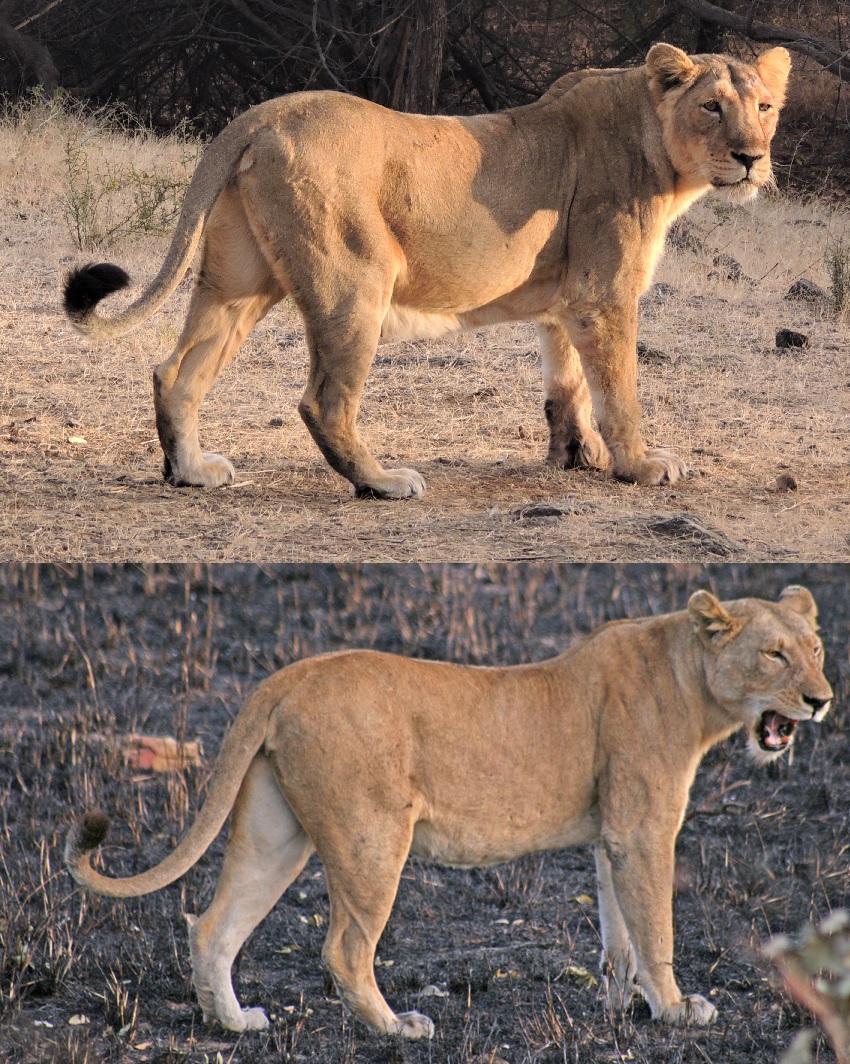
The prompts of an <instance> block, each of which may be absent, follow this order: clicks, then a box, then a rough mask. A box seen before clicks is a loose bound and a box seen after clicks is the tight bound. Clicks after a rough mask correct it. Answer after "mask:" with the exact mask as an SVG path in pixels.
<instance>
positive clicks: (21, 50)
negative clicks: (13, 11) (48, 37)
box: [0, 5, 59, 96]
mask: <svg viewBox="0 0 850 1064" xmlns="http://www.w3.org/2000/svg"><path fill="white" fill-rule="evenodd" d="M0 48H5V49H6V50H7V51H9V52H11V54H12V55H13V56H14V57H15V59H16V60H17V61H18V63H19V65H20V67H21V69H22V71H23V72H24V73H25V74H28V75H31V76H32V77H33V78H34V79H35V81H36V82H37V83H38V85H40V86H41V89H42V91H43V92H44V93H45V95H47V96H50V95H51V94H52V93H53V92H55V90H56V89H58V88H59V71H58V70H57V69H56V65H55V64H54V62H53V58H52V57H51V55H50V52H48V50H47V49H46V48H45V47H44V45H43V44H39V42H38V41H34V40H32V38H31V37H27V36H26V35H25V34H23V33H21V32H20V31H19V30H16V29H15V27H14V26H13V25H12V24H11V22H9V21H8V12H7V10H6V5H3V6H2V7H0Z"/></svg>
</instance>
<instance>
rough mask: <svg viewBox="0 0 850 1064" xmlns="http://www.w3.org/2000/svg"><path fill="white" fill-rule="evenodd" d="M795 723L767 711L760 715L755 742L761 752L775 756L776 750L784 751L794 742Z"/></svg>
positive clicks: (771, 711) (772, 711)
mask: <svg viewBox="0 0 850 1064" xmlns="http://www.w3.org/2000/svg"><path fill="white" fill-rule="evenodd" d="M797 723H798V722H797V721H796V720H791V719H790V718H789V717H783V716H782V714H781V713H777V712H776V711H775V710H773V709H768V710H766V711H765V712H764V713H762V715H761V716H760V717H759V719H758V723H757V724H756V729H755V735H756V742H758V744H759V746H760V747H761V749H762V750H764V751H765V752H766V753H769V754H775V753H776V752H777V751H778V750H785V749H787V747H789V746H790V745H791V743H792V742H793V741H794V732H795V731H796V730H797Z"/></svg>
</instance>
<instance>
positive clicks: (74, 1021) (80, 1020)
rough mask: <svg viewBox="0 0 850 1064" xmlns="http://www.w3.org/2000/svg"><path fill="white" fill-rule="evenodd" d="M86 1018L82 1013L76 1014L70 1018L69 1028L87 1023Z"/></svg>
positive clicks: (87, 1019)
mask: <svg viewBox="0 0 850 1064" xmlns="http://www.w3.org/2000/svg"><path fill="white" fill-rule="evenodd" d="M88 1022H89V1018H88V1016H83V1014H82V1013H78V1014H77V1015H76V1016H72V1017H71V1018H70V1020H68V1023H69V1025H70V1026H71V1027H82V1025H83V1024H84V1023H88Z"/></svg>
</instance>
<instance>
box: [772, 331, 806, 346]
mask: <svg viewBox="0 0 850 1064" xmlns="http://www.w3.org/2000/svg"><path fill="white" fill-rule="evenodd" d="M776 346H777V347H778V348H779V349H780V350H787V349H788V348H792V347H797V348H802V347H808V346H809V338H808V336H806V334H805V333H800V332H794V330H793V329H780V330H779V332H778V333H777V334H776Z"/></svg>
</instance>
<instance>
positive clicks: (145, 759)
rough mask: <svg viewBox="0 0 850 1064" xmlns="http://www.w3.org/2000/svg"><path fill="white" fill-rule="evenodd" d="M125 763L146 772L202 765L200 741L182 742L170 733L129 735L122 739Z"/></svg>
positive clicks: (175, 769)
mask: <svg viewBox="0 0 850 1064" xmlns="http://www.w3.org/2000/svg"><path fill="white" fill-rule="evenodd" d="M121 754H122V756H123V758H124V763H125V764H126V765H129V766H130V767H131V768H139V769H142V770H143V771H145V772H178V771H179V770H180V769H182V768H186V767H187V766H188V765H200V763H201V746H200V743H197V742H192V743H181V742H178V741H177V739H172V738H171V736H169V735H162V736H158V735H128V736H126V737H125V738H124V739H122V740H121Z"/></svg>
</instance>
